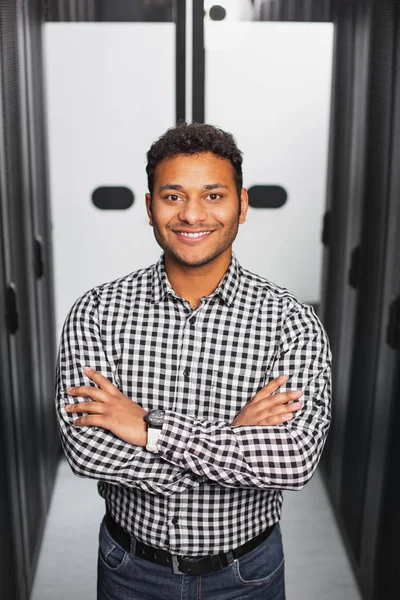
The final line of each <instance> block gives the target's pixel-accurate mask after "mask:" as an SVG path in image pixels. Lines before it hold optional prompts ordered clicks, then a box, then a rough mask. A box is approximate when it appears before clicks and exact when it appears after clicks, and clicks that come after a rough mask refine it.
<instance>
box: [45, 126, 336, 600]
mask: <svg viewBox="0 0 400 600" xmlns="http://www.w3.org/2000/svg"><path fill="white" fill-rule="evenodd" d="M147 158H148V164H147V174H148V185H149V193H148V194H146V207H147V213H148V216H149V220H150V225H151V226H152V227H153V229H154V234H155V237H156V240H157V242H158V243H159V245H160V246H161V248H162V249H163V250H164V253H163V255H162V256H161V258H160V260H159V261H158V263H157V264H155V265H153V266H151V267H149V268H146V269H142V270H140V271H137V272H134V273H131V274H130V275H128V276H126V277H122V278H120V279H118V280H116V281H113V282H111V283H107V284H104V285H100V286H98V287H96V288H94V289H92V290H90V291H89V292H87V293H86V294H84V295H83V296H82V297H81V298H80V299H79V300H78V301H77V302H76V303H75V305H74V306H73V307H72V309H71V311H70V313H69V315H68V317H67V320H66V323H65V326H64V330H63V335H62V340H61V346H60V355H59V362H58V369H57V401H58V404H57V406H58V415H59V420H60V431H61V440H62V444H63V448H64V451H65V453H66V455H67V458H68V460H69V462H70V465H71V467H72V469H73V471H74V473H75V474H76V475H78V476H81V477H93V478H95V479H99V483H98V490H99V493H100V495H101V496H102V497H103V498H104V499H105V502H106V515H105V517H104V519H103V522H102V524H101V527H100V534H99V558H98V592H97V593H98V599H99V600H116V599H117V598H118V600H125V599H128V598H129V599H130V600H132V599H137V600H145V599H149V600H150V599H154V600H156V599H160V598H162V599H179V600H184V599H187V600H189V599H190V600H193V599H204V600H234V599H236V598H241V599H244V598H249V599H250V598H251V600H258V599H261V598H262V599H264V600H282V599H284V598H285V592H284V570H283V550H282V542H281V535H280V528H279V519H280V515H281V505H282V490H285V489H287V490H298V489H301V488H302V487H303V486H304V485H305V483H306V482H307V481H308V480H309V479H310V477H311V476H312V474H313V473H314V471H315V468H316V466H317V464H318V461H319V457H320V455H321V452H322V448H323V445H324V442H325V437H326V434H327V430H328V427H329V418H330V372H331V355H330V349H329V343H328V340H327V337H326V334H325V332H324V330H323V328H322V326H321V324H320V322H319V320H318V318H317V317H316V315H315V312H314V310H313V309H312V307H310V306H308V305H304V304H301V303H300V302H298V301H297V300H296V299H295V298H294V297H293V295H292V294H290V293H289V292H288V291H287V290H286V289H284V288H281V287H279V286H277V285H276V284H274V283H272V282H270V281H267V280H266V279H263V278H262V277H259V276H257V275H254V274H252V273H250V272H248V271H246V270H244V269H242V268H241V267H240V265H239V263H238V261H237V259H236V257H235V256H234V255H233V253H232V243H233V241H234V239H235V237H236V235H237V231H238V227H239V224H242V223H243V222H244V221H245V218H246V213H247V209H248V197H247V192H246V190H245V189H244V188H243V187H242V157H241V152H240V151H239V150H238V149H237V147H236V144H235V141H234V138H233V137H232V136H231V134H229V133H226V132H224V131H222V130H220V129H218V128H215V127H212V126H210V125H203V124H190V125H187V124H181V125H179V126H178V127H176V128H173V129H170V130H168V131H167V132H166V133H165V134H164V135H163V136H162V137H161V138H160V139H159V140H158V141H156V142H155V143H154V144H153V145H152V146H151V148H150V150H149V152H148V153H147ZM265 250H266V252H271V251H273V248H271V246H270V245H269V244H268V240H265ZM300 397H302V400H301V402H300V401H299V398H300ZM72 401H73V402H74V404H71V402H72ZM68 403H70V404H69V405H68ZM76 413H80V414H84V416H80V417H79V418H78V419H77V418H76V417H77V414H76Z"/></svg>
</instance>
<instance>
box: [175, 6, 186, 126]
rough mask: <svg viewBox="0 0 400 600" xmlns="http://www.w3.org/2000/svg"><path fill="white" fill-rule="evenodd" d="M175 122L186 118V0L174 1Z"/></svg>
mask: <svg viewBox="0 0 400 600" xmlns="http://www.w3.org/2000/svg"><path fill="white" fill-rule="evenodd" d="M175 23H176V34H175V35H176V38H175V39H176V41H175V80H176V83H175V85H176V91H175V93H176V122H177V123H179V121H185V120H186V0H176V2H175Z"/></svg>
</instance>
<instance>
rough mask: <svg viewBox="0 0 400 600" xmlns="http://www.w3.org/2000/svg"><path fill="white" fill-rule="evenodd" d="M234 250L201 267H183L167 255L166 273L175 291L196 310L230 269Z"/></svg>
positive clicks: (228, 250)
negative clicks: (202, 299)
mask: <svg viewBox="0 0 400 600" xmlns="http://www.w3.org/2000/svg"><path fill="white" fill-rule="evenodd" d="M231 258H232V248H228V249H227V250H226V251H225V252H223V253H222V254H220V255H219V256H217V258H215V259H214V260H213V261H211V262H210V263H207V264H205V265H202V266H199V267H193V266H189V265H183V264H181V263H179V262H178V261H176V260H175V259H174V258H173V257H172V256H171V255H170V254H165V271H166V273H167V276H168V279H169V282H170V284H171V286H172V287H173V289H174V291H175V292H176V293H177V294H178V296H180V297H181V298H184V299H185V300H187V301H188V302H189V303H190V306H191V307H192V308H193V309H195V308H197V307H198V306H199V305H200V298H201V297H202V296H209V295H210V294H212V293H213V291H214V290H215V289H216V288H217V287H218V284H219V282H220V281H221V279H222V278H223V276H224V275H225V273H226V271H227V270H228V268H229V265H230V262H231Z"/></svg>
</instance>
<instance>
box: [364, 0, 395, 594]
mask: <svg viewBox="0 0 400 600" xmlns="http://www.w3.org/2000/svg"><path fill="white" fill-rule="evenodd" d="M393 8H394V6H392V7H391V13H390V14H389V15H388V17H389V18H391V17H394V20H395V37H396V41H395V45H396V48H395V57H394V69H395V70H394V74H393V82H394V85H395V87H394V98H393V103H392V105H393V109H394V114H393V117H392V120H391V132H392V133H391V142H390V146H391V159H390V164H389V169H390V175H389V184H388V213H387V228H386V256H385V262H384V281H383V286H382V304H383V318H382V321H381V328H380V340H379V342H380V343H379V351H378V353H377V355H376V357H375V358H376V385H375V390H374V412H373V419H372V423H373V425H372V435H371V439H370V449H371V451H370V458H369V472H368V481H367V494H366V502H365V516H364V521H365V523H364V531H363V539H362V545H363V548H364V549H365V550H364V552H363V560H362V573H363V578H364V579H365V582H366V583H365V587H366V588H369V589H373V590H374V594H373V598H374V600H380V599H381V598H385V600H395V599H397V598H398V595H399V587H400V570H399V569H398V560H397V554H398V553H397V546H398V540H399V536H400V511H399V496H398V494H399V490H400V468H399V464H400V436H399V433H398V422H399V418H400V410H399V395H400V311H399V310H397V311H396V312H392V314H391V308H392V307H396V304H397V307H399V306H400V203H399V198H400V5H399V3H397V5H396V7H395V14H393V12H392V10H393ZM396 313H397V314H396ZM390 317H392V319H393V320H392V322H390ZM389 323H390V325H391V326H392V327H393V330H391V331H388V325H389ZM388 334H390V335H388Z"/></svg>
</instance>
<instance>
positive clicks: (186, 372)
mask: <svg viewBox="0 0 400 600" xmlns="http://www.w3.org/2000/svg"><path fill="white" fill-rule="evenodd" d="M189 374H190V370H189V369H188V368H187V367H186V369H185V370H184V371H183V376H184V378H185V379H189Z"/></svg>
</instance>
